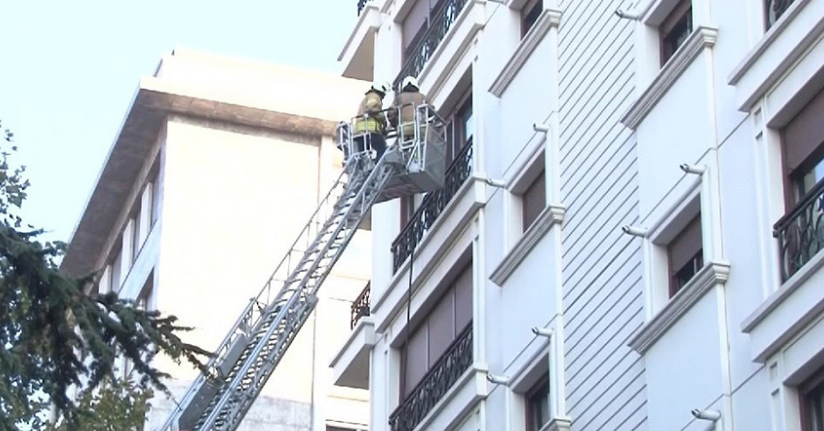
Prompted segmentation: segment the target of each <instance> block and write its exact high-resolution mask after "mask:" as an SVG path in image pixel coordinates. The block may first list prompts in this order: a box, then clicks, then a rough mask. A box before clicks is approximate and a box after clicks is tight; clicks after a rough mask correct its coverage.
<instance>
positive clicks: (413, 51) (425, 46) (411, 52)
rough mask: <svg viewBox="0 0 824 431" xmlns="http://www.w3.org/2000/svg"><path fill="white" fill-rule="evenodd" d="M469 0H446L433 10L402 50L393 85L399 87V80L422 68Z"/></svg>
mask: <svg viewBox="0 0 824 431" xmlns="http://www.w3.org/2000/svg"><path fill="white" fill-rule="evenodd" d="M469 2H470V0H447V1H446V2H444V4H443V5H442V6H440V8H439V9H438V10H437V11H435V12H433V14H432V16H433V17H434V18H433V19H432V21H431V22H430V23H429V27H424V28H423V29H422V30H421V32H419V33H418V34H417V35H415V37H414V39H413V42H412V43H411V44H410V45H409V47H408V48H407V49H406V51H405V52H404V56H403V58H404V59H405V61H404V63H403V67H401V71H400V73H399V74H398V76H397V77H396V78H395V82H394V86H395V88H399V86H400V83H401V81H402V80H403V78H404V77H406V76H415V77H419V76H418V75H419V74H420V73H421V71H422V70H423V68H424V66H425V65H426V63H427V62H428V61H429V59H430V58H431V57H432V55H433V54H434V53H435V50H436V49H437V48H438V45H440V44H441V41H443V40H444V38H445V37H446V34H447V33H448V32H449V29H450V28H452V25H453V24H455V22H456V21H457V20H458V16H459V15H460V13H461V11H462V10H463V8H464V6H466V4H467V3H469Z"/></svg>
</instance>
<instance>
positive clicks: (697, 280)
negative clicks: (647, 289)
mask: <svg viewBox="0 0 824 431" xmlns="http://www.w3.org/2000/svg"><path fill="white" fill-rule="evenodd" d="M729 274H730V265H729V264H728V263H726V262H709V263H708V264H707V265H704V268H702V269H701V271H698V274H696V275H695V277H693V279H692V280H690V282H689V283H687V285H686V286H684V288H683V289H681V291H680V292H678V293H677V294H676V295H675V296H674V297H673V298H672V299H670V301H669V303H668V304H667V305H666V306H665V307H664V309H663V310H661V311H660V312H658V314H656V315H655V316H654V317H653V318H652V319H651V320H650V321H648V322H647V323H645V324H644V325H643V326H642V327H641V328H640V329H639V330H638V332H636V333H635V335H634V336H633V337H632V338H631V339H630V341H629V346H630V347H631V348H632V350H635V351H636V352H638V353H640V354H642V355H643V354H644V353H645V352H646V351H647V350H649V348H650V347H652V345H653V344H655V342H656V341H658V339H660V338H661V337H662V336H663V335H664V334H665V333H666V332H667V330H669V328H671V327H672V326H673V325H674V324H675V323H676V322H678V320H679V319H680V318H681V316H683V315H684V314H686V313H687V311H689V310H690V308H692V306H693V305H695V303H696V302H698V300H700V299H701V298H702V297H703V296H704V294H705V293H707V292H708V291H709V290H710V289H712V288H713V287H714V286H716V285H718V284H724V283H726V282H727V279H728V278H729Z"/></svg>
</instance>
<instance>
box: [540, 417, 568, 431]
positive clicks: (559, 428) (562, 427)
mask: <svg viewBox="0 0 824 431" xmlns="http://www.w3.org/2000/svg"><path fill="white" fill-rule="evenodd" d="M570 428H572V420H570V419H569V418H553V419H552V420H551V421H549V422H547V423H546V425H544V426H543V427H541V430H540V431H569V429H570Z"/></svg>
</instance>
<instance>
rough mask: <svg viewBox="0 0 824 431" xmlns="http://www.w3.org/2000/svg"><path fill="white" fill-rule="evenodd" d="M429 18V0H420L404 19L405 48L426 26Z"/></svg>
mask: <svg viewBox="0 0 824 431" xmlns="http://www.w3.org/2000/svg"><path fill="white" fill-rule="evenodd" d="M428 18H429V0H418V1H416V2H415V4H414V5H413V6H412V9H411V10H410V11H409V14H407V15H406V19H404V20H403V29H402V32H403V49H404V50H406V48H408V47H409V45H410V44H411V43H412V41H413V40H414V39H415V36H416V35H417V34H418V33H419V32H420V31H421V30H422V29H423V28H425V27H426V21H427V19H428Z"/></svg>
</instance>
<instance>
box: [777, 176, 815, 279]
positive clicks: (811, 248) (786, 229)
mask: <svg viewBox="0 0 824 431" xmlns="http://www.w3.org/2000/svg"><path fill="white" fill-rule="evenodd" d="M773 236H774V237H776V238H778V244H779V247H780V256H781V276H782V279H783V280H784V281H786V280H787V279H788V278H790V277H792V276H793V274H795V273H796V272H798V270H799V269H801V267H802V266H804V265H805V264H806V263H807V262H809V261H810V259H812V258H813V256H815V254H816V253H818V252H819V251H820V250H821V249H822V248H824V181H821V182H819V183H818V184H816V186H815V187H814V188H813V189H812V190H810V192H809V193H808V194H807V195H806V196H805V197H804V198H803V199H802V200H801V202H799V203H798V205H796V206H795V208H793V210H792V211H790V212H789V213H787V214H786V215H785V216H784V217H781V219H780V220H778V221H777V222H776V223H775V226H773Z"/></svg>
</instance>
